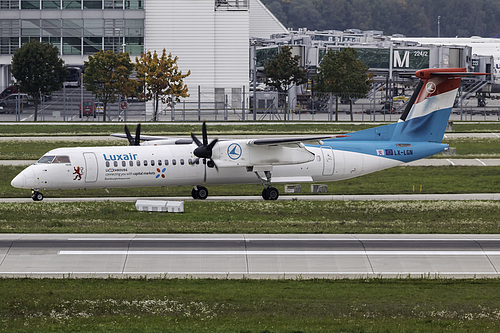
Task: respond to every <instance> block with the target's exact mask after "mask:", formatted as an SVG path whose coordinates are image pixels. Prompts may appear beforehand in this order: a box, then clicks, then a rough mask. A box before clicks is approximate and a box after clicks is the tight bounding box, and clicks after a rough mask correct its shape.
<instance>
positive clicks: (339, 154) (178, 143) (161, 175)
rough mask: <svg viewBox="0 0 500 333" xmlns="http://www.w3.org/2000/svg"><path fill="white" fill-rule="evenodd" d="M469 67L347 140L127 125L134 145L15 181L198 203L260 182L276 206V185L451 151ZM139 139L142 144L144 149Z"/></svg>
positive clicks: (38, 169) (55, 155) (52, 154)
mask: <svg viewBox="0 0 500 333" xmlns="http://www.w3.org/2000/svg"><path fill="white" fill-rule="evenodd" d="M478 74H479V73H466V72H465V68H452V69H424V70H420V71H418V72H416V76H417V77H418V78H420V82H419V84H418V86H417V88H416V89H415V93H414V94H413V96H412V97H411V99H410V101H409V103H408V105H407V107H406V109H405V111H404V112H403V113H402V115H401V118H400V120H399V121H398V122H397V123H393V124H389V125H383V126H379V127H374V128H370V129H366V130H362V131H357V132H353V133H349V134H347V135H329V136H312V137H282V138H263V139H224V140H222V139H221V140H218V139H212V140H209V138H208V131H207V126H206V124H205V123H203V126H202V139H201V140H200V139H198V137H197V136H196V135H195V134H193V133H192V134H191V138H187V139H186V138H184V139H180V138H165V137H155V136H146V135H143V136H141V134H140V125H138V127H137V131H136V134H135V135H132V134H130V132H129V130H128V129H127V127H125V132H126V133H125V134H114V135H115V136H118V137H124V138H125V137H126V138H128V140H129V143H130V146H119V147H86V148H57V149H54V150H51V151H49V152H48V153H46V154H45V155H44V156H42V157H41V158H40V160H39V161H38V162H37V163H35V164H34V165H31V166H29V167H27V168H26V169H25V170H23V171H22V172H21V173H19V174H18V175H17V176H16V177H15V178H14V179H13V180H12V182H11V185H12V186H14V187H17V188H26V189H32V198H33V200H36V201H39V200H42V199H43V194H42V193H41V190H43V189H86V188H117V187H126V188H128V187H147V186H150V187H153V186H175V185H192V186H193V189H192V191H191V195H192V197H193V198H195V199H205V198H207V196H208V190H207V187H206V186H207V185H211V184H259V183H260V184H262V185H263V186H264V190H263V191H262V197H263V198H264V199H266V200H276V199H278V197H279V192H278V190H277V189H276V188H275V187H273V186H272V184H275V183H303V182H317V181H321V182H324V181H336V180H343V179H348V178H353V177H358V176H362V175H365V174H368V173H371V172H375V171H379V170H383V169H387V168H390V167H394V166H397V165H401V164H403V163H405V162H410V161H414V160H418V159H421V158H424V157H428V156H432V155H434V154H437V153H440V152H442V151H445V150H447V149H448V145H447V144H443V143H441V142H442V139H443V135H444V131H445V129H446V126H447V122H448V118H449V116H450V112H451V109H452V106H453V102H454V100H455V96H456V93H457V90H458V87H459V84H460V80H461V77H463V76H467V75H478ZM141 140H144V142H142V143H141Z"/></svg>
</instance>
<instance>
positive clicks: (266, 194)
mask: <svg viewBox="0 0 500 333" xmlns="http://www.w3.org/2000/svg"><path fill="white" fill-rule="evenodd" d="M264 174H265V176H266V179H264V178H262V177H261V176H260V175H259V174H258V172H257V171H255V175H256V176H257V178H259V180H260V182H261V183H262V186H264V190H262V198H263V199H264V200H278V197H279V196H280V192H279V191H278V189H277V188H275V187H272V186H271V171H264Z"/></svg>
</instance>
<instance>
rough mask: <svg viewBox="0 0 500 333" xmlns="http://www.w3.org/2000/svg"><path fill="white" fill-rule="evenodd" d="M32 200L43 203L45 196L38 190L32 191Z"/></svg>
mask: <svg viewBox="0 0 500 333" xmlns="http://www.w3.org/2000/svg"><path fill="white" fill-rule="evenodd" d="M31 199H33V201H42V200H43V194H42V192H38V191H36V190H32V191H31Z"/></svg>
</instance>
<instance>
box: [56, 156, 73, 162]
mask: <svg viewBox="0 0 500 333" xmlns="http://www.w3.org/2000/svg"><path fill="white" fill-rule="evenodd" d="M52 163H71V161H70V160H69V156H65V155H59V156H56V157H55V158H54V160H53V161H52Z"/></svg>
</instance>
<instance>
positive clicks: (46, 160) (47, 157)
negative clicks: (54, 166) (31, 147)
mask: <svg viewBox="0 0 500 333" xmlns="http://www.w3.org/2000/svg"><path fill="white" fill-rule="evenodd" d="M54 157H55V156H53V155H52V156H51V155H45V156H42V158H40V159H39V160H38V163H52V161H53V160H54Z"/></svg>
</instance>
